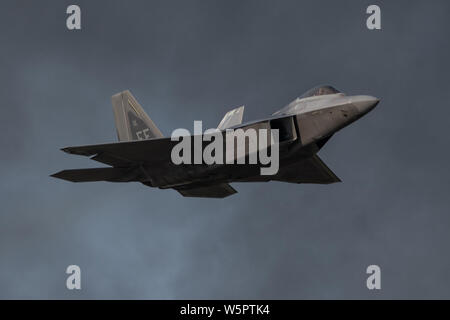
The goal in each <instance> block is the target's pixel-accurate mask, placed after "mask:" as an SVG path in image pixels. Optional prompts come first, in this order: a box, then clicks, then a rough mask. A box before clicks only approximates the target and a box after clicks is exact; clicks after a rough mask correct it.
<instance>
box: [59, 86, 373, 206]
mask: <svg viewBox="0 0 450 320" xmlns="http://www.w3.org/2000/svg"><path fill="white" fill-rule="evenodd" d="M378 102H379V99H377V98H375V97H372V96H367V95H354V96H347V95H345V94H344V93H342V92H340V91H338V90H336V89H335V88H333V87H331V86H319V87H316V88H313V89H311V90H308V91H307V92H306V93H304V94H303V95H301V96H300V97H298V98H297V99H295V100H294V101H292V102H291V103H289V104H288V105H287V106H285V107H284V108H282V109H281V110H279V111H276V112H275V113H273V114H272V115H271V116H269V117H267V118H264V119H261V120H257V121H252V122H247V123H242V118H243V113H244V107H239V108H236V109H234V110H231V111H230V112H228V113H227V114H226V115H225V116H224V118H223V120H222V121H221V122H220V124H219V126H218V128H217V130H218V131H219V132H222V133H225V131H229V130H236V129H242V130H244V131H246V130H249V129H253V130H260V129H266V130H268V131H269V132H270V130H274V129H278V138H279V142H278V147H279V170H278V171H277V173H276V174H274V175H261V174H260V168H261V164H256V165H255V164H236V163H235V164H228V163H223V164H213V165H211V164H209V165H208V164H205V163H200V164H175V163H173V161H172V160H171V150H172V148H173V147H174V146H175V145H176V144H177V143H178V142H177V141H173V140H172V139H171V138H170V137H164V136H163V134H162V133H161V131H160V130H159V129H158V127H157V126H156V125H155V123H154V122H153V121H152V120H151V119H150V117H149V116H148V115H147V114H146V113H145V112H144V110H143V109H142V107H141V105H140V104H139V103H138V102H137V100H136V99H135V98H134V97H133V96H132V94H131V93H130V92H129V91H128V90H126V91H123V92H120V93H118V94H116V95H114V96H112V104H113V110H114V117H115V123H116V129H117V135H118V139H119V142H117V143H108V144H98V145H86V146H76V147H67V148H63V149H61V150H63V151H64V152H67V153H70V154H76V155H82V156H88V157H91V159H92V160H95V161H98V162H101V163H104V164H107V165H109V167H103V168H90V169H74V170H63V171H60V172H58V173H55V174H53V175H52V176H53V177H56V178H60V179H64V180H68V181H73V182H87V181H110V182H131V181H136V182H141V183H142V184H144V185H146V186H149V187H158V188H161V189H168V188H173V189H175V190H177V191H178V192H179V193H181V194H182V195H183V196H185V197H207V198H224V197H227V196H229V195H232V194H234V193H236V190H235V189H234V188H233V187H232V186H231V185H230V183H231V182H266V181H271V180H272V181H282V182H290V183H315V184H330V183H334V182H340V181H341V180H340V179H339V178H338V177H337V176H336V175H335V174H334V173H333V172H332V171H331V170H330V169H329V168H328V167H327V166H326V165H325V163H324V162H323V161H322V160H321V159H320V158H319V156H318V155H317V152H318V151H319V150H320V149H321V148H322V147H323V146H324V145H325V143H326V142H327V141H328V140H329V139H330V138H331V137H332V136H333V134H335V133H336V132H337V131H339V130H341V129H342V128H344V127H346V126H347V125H349V124H350V123H352V122H354V121H356V120H357V119H359V118H361V117H362V116H363V115H365V114H367V113H368V112H369V111H371V110H372V109H373V108H374V107H375V106H376V105H377V104H378ZM191 137H192V138H194V136H191ZM203 143H204V142H203ZM246 150H247V149H246ZM247 156H248V155H247Z"/></svg>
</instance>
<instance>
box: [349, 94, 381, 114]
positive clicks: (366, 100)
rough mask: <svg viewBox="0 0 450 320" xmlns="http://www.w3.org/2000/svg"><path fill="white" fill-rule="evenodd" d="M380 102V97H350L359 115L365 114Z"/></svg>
mask: <svg viewBox="0 0 450 320" xmlns="http://www.w3.org/2000/svg"><path fill="white" fill-rule="evenodd" d="M378 102H380V99H378V98H375V97H372V96H354V97H352V104H353V105H354V106H355V107H356V108H357V109H358V111H359V112H360V115H361V116H362V115H365V114H366V113H368V112H369V111H371V110H372V109H373V108H375V107H376V105H377V104H378Z"/></svg>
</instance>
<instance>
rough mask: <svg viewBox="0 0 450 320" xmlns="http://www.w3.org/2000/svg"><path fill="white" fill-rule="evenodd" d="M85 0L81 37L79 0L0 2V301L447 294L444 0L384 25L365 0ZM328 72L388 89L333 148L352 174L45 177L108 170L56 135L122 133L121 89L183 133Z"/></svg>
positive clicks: (332, 159) (268, 102)
mask: <svg viewBox="0 0 450 320" xmlns="http://www.w3.org/2000/svg"><path fill="white" fill-rule="evenodd" d="M77 3H78V4H79V5H80V6H81V9H82V30H81V31H79V32H78V31H77V32H70V31H68V30H67V29H66V28H65V17H66V15H65V9H66V7H67V5H69V4H72V2H68V1H39V2H31V1H7V2H4V3H3V5H2V10H1V20H0V27H1V28H0V37H1V39H2V43H3V44H2V50H1V51H0V66H1V73H0V84H1V88H2V90H1V91H2V93H3V94H2V111H3V113H2V116H1V117H0V127H1V132H2V138H1V140H0V141H1V142H0V147H1V150H2V158H1V169H0V170H1V174H2V180H1V182H0V190H1V201H2V210H1V215H0V219H1V220H0V256H1V260H0V288H1V289H0V297H1V298H48V297H50V298H450V289H449V287H450V278H449V275H448V271H447V270H448V269H449V267H450V259H449V256H448V243H449V241H450V235H449V233H448V225H449V224H450V217H449V215H448V197H447V193H448V190H449V181H450V179H449V173H448V170H447V169H446V168H447V165H448V163H449V153H448V151H447V149H446V146H448V145H449V138H448V133H447V132H446V131H447V127H448V116H449V111H448V101H449V100H450V90H449V87H448V71H449V62H448V56H449V54H450V45H449V43H448V19H447V13H448V9H449V5H448V3H447V2H445V1H434V2H433V3H432V4H431V3H427V2H425V1H421V2H419V1H415V2H411V1H395V2H386V3H385V2H378V4H379V5H380V6H381V8H382V30H381V31H369V30H367V29H366V27H365V18H366V15H365V9H366V8H367V6H368V5H369V4H371V3H369V2H364V1H345V2H343V1H340V2H336V1H303V2H299V1H281V2H280V1H278V2H275V1H127V2H124V1H95V2H93V1H77ZM321 83H330V84H332V85H334V86H336V87H337V88H338V89H340V90H342V91H344V92H347V93H349V94H371V95H374V96H377V97H380V98H381V99H382V101H381V103H380V105H379V106H378V107H377V109H375V110H374V111H373V112H372V113H371V114H369V115H368V116H367V117H365V118H364V119H361V121H359V122H356V123H354V124H353V125H351V126H350V127H348V128H345V129H344V130H343V131H342V132H340V133H338V134H337V135H335V136H334V137H333V139H331V140H330V142H329V143H328V144H327V146H326V147H325V148H324V149H323V150H322V151H321V157H322V159H324V161H325V162H326V163H327V164H329V166H330V167H331V168H332V169H333V171H335V172H336V173H337V175H338V176H339V177H340V178H341V179H342V180H343V181H344V182H343V183H340V184H336V185H330V186H314V185H289V184H282V183H266V184H236V185H235V187H236V189H237V190H238V191H239V193H238V194H236V195H234V196H232V197H230V198H227V199H224V200H208V199H188V198H182V197H181V196H180V195H179V194H178V193H176V192H174V191H168V190H166V191H161V190H156V189H149V188H145V187H144V186H142V185H138V184H111V183H93V184H70V183H66V182H64V181H57V180H55V179H51V178H49V177H48V175H49V174H51V173H53V172H55V171H58V170H60V169H62V168H70V167H71V168H76V167H86V166H95V164H93V163H92V162H89V161H88V160H87V159H83V158H77V157H69V156H67V155H65V154H63V153H62V152H60V151H59V150H58V149H59V148H60V147H64V146H68V145H78V144H91V143H101V142H109V141H113V140H114V139H115V129H114V119H113V115H112V112H111V111H112V110H111V106H110V100H109V99H110V96H111V95H112V94H113V93H115V92H118V91H120V90H123V89H127V88H129V89H131V91H132V92H133V93H134V94H135V95H136V97H137V98H138V100H139V101H140V102H141V104H142V105H143V106H144V108H145V109H146V111H147V112H148V113H149V114H150V116H151V117H152V119H153V120H154V121H155V122H156V123H157V124H158V126H159V127H160V129H161V130H162V131H163V132H164V133H165V134H166V135H169V134H170V133H171V130H172V129H174V128H178V127H185V128H188V129H192V124H193V123H192V122H193V120H203V121H204V124H205V125H206V126H207V127H213V126H215V125H217V123H218V122H219V121H220V119H221V117H222V115H223V114H224V113H225V112H226V111H228V110H229V109H231V108H233V107H236V106H239V105H242V104H245V105H246V114H245V115H244V117H245V119H244V120H250V119H253V118H258V117H263V116H266V115H268V114H270V113H272V112H273V111H275V110H277V109H280V108H281V107H283V106H284V105H285V104H287V103H288V102H289V101H291V100H293V99H294V98H295V97H296V96H299V95H300V94H301V93H302V92H304V91H306V90H307V89H309V88H310V87H312V86H315V85H317V84H321ZM69 264H78V265H80V267H81V270H82V290H81V291H80V292H69V291H68V290H67V289H66V288H65V276H66V275H65V273H64V271H65V268H66V267H67V265H69ZM369 264H378V265H380V266H381V269H382V290H381V291H380V292H377V293H374V292H369V291H368V290H367V289H366V287H365V279H366V274H365V268H366V267H367V266H368V265H369Z"/></svg>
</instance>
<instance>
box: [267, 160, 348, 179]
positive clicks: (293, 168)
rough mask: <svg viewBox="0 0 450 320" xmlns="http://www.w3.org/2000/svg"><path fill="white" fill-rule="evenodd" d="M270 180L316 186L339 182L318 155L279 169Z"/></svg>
mask: <svg viewBox="0 0 450 320" xmlns="http://www.w3.org/2000/svg"><path fill="white" fill-rule="evenodd" d="M272 180H276V181H283V182H291V183H318V184H329V183H334V182H341V179H339V178H338V177H337V176H336V175H335V174H334V173H333V171H331V169H330V168H328V167H327V165H326V164H325V163H324V162H323V161H322V160H321V159H320V158H319V156H318V155H314V156H312V157H311V158H308V159H305V160H302V161H300V162H297V163H294V164H292V165H290V166H287V167H284V168H280V170H279V171H278V173H277V174H276V175H275V176H274V177H273V178H272Z"/></svg>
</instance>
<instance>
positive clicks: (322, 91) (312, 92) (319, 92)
mask: <svg viewBox="0 0 450 320" xmlns="http://www.w3.org/2000/svg"><path fill="white" fill-rule="evenodd" d="M335 93H341V92H340V91H339V90H337V89H335V88H333V87H332V86H328V85H326V86H319V87H315V88H312V89H309V90H308V91H306V92H305V93H304V94H302V95H301V96H300V97H299V98H300V99H302V98H308V97H314V96H324V95H326V94H335Z"/></svg>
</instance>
